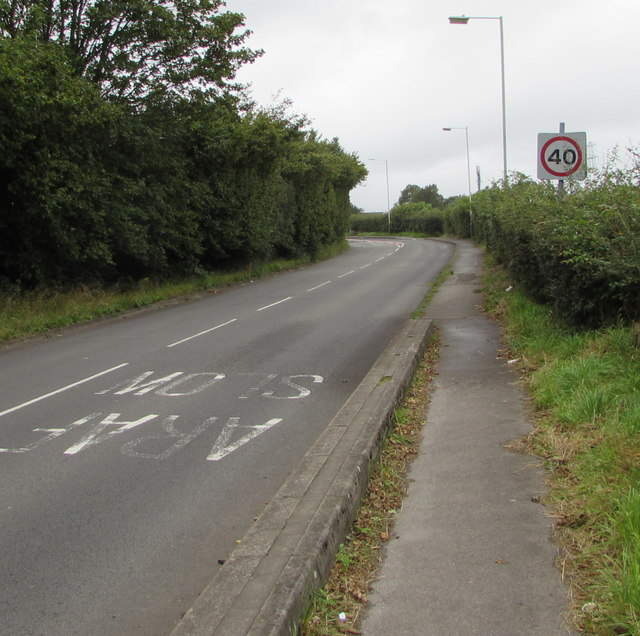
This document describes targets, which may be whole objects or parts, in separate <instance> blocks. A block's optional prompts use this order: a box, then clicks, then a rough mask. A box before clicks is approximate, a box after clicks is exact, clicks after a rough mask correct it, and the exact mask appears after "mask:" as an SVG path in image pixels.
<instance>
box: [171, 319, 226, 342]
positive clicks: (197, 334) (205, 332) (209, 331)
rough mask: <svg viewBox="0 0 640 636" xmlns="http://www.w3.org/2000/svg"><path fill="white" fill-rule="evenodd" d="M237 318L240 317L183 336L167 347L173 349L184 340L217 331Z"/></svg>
mask: <svg viewBox="0 0 640 636" xmlns="http://www.w3.org/2000/svg"><path fill="white" fill-rule="evenodd" d="M236 320H238V319H237V318H232V319H231V320H227V322H223V323H222V324H221V325H216V326H215V327H211V329H205V330H204V331H201V332H200V333H194V334H193V336H189V337H188V338H183V339H182V340H178V342H172V343H171V344H170V345H167V349H171V347H177V346H178V345H180V344H182V343H183V342H188V341H189V340H193V339H194V338H199V337H200V336H204V335H205V334H207V333H211V332H212V331H215V330H216V329H220V328H221V327H226V326H227V325H230V324H231V323H232V322H236Z"/></svg>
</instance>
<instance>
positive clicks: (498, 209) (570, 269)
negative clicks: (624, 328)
mask: <svg viewBox="0 0 640 636" xmlns="http://www.w3.org/2000/svg"><path fill="white" fill-rule="evenodd" d="M462 205H463V204H462V202H458V203H456V204H454V206H453V208H451V209H450V208H448V209H447V213H446V215H447V220H446V222H445V227H446V228H448V229H454V230H460V229H462V236H464V218H463V214H462V210H461V208H460V206H462ZM472 208H473V232H474V238H475V239H476V240H478V241H480V242H483V243H484V244H485V245H486V246H487V248H488V249H489V250H490V251H491V252H492V253H494V254H495V256H496V257H497V259H498V261H499V262H500V263H501V264H502V265H504V266H505V267H506V268H507V269H508V270H509V272H510V274H511V276H512V277H513V278H514V279H515V280H516V281H517V282H518V283H520V284H521V285H522V286H523V287H524V289H525V290H526V291H527V292H528V293H529V294H530V295H531V296H532V298H534V299H535V300H538V301H542V302H545V303H548V304H550V305H551V306H553V307H554V308H555V309H556V310H557V311H558V312H560V313H561V314H562V315H563V316H564V317H566V318H567V319H569V320H571V321H572V322H573V323H574V324H577V325H581V326H588V327H599V326H603V325H608V324H612V323H615V322H617V321H623V322H627V323H628V322H631V321H634V320H638V319H640V188H639V187H638V186H637V185H635V184H632V183H619V182H617V183H612V182H611V180H610V179H608V178H602V179H601V180H600V181H599V182H598V181H596V182H591V183H589V184H587V186H586V187H584V188H575V187H574V191H573V192H572V193H571V194H569V195H568V196H566V197H564V198H563V199H559V198H558V195H557V193H556V190H555V188H554V187H553V186H552V185H550V184H549V183H536V182H534V181H532V180H531V179H528V178H526V177H525V176H523V175H517V176H516V177H515V178H513V179H512V181H511V185H510V187H508V188H506V189H502V188H498V187H493V188H490V189H486V190H483V191H481V192H478V193H477V194H475V195H473V197H472ZM461 226H462V227H461ZM457 233H458V234H461V233H460V232H457Z"/></svg>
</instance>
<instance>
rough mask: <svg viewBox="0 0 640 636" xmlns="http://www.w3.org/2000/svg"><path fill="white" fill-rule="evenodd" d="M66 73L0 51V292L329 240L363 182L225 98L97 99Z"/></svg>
mask: <svg viewBox="0 0 640 636" xmlns="http://www.w3.org/2000/svg"><path fill="white" fill-rule="evenodd" d="M218 4H219V3H218ZM76 61H77V60H75V59H74V57H73V56H71V55H70V54H69V50H68V48H66V47H64V46H61V45H59V44H57V43H55V42H42V41H38V40H37V39H36V40H34V39H33V38H29V37H27V36H24V37H15V38H8V37H5V38H2V37H0V289H5V290H7V289H9V290H21V289H33V288H38V287H43V288H51V287H54V286H56V287H59V286H69V285H75V284H78V283H91V284H96V283H97V284H101V283H112V282H115V281H122V280H138V279H141V278H145V277H153V278H167V277H172V276H176V275H184V274H189V273H198V272H202V271H208V270H211V269H213V268H219V267H222V266H225V265H226V264H238V263H242V262H244V263H246V262H255V261H259V260H264V259H268V258H272V257H276V256H282V257H297V256H301V255H304V254H314V253H315V252H317V251H318V250H319V249H321V248H322V247H324V246H327V245H329V244H331V243H333V242H335V241H337V240H340V239H342V238H343V237H344V235H345V233H346V231H347V230H348V220H349V214H350V213H351V210H352V208H351V204H350V202H349V191H350V190H351V189H352V188H353V187H355V186H356V185H357V184H358V183H359V182H360V181H361V180H362V179H363V178H364V177H365V175H366V170H365V168H364V166H363V164H362V163H361V162H360V161H359V160H358V159H357V158H356V157H355V156H353V155H350V154H347V153H346V152H345V151H343V150H342V148H341V147H340V144H339V143H338V141H337V140H333V141H327V140H323V139H320V138H319V137H318V136H317V135H316V134H315V133H314V132H313V131H311V130H308V129H307V128H306V120H305V119H304V118H302V117H299V116H292V115H289V113H288V109H287V108H286V107H285V106H279V107H274V108H272V109H269V110H266V109H258V108H256V107H254V106H252V105H250V104H247V102H246V99H243V98H242V96H241V95H239V94H237V93H233V92H226V93H220V94H216V95H212V94H211V93H210V92H207V91H205V92H201V93H194V94H192V95H189V96H187V97H185V96H181V95H177V94H175V93H172V92H163V93H156V94H153V95H149V96H148V97H147V98H146V99H145V100H144V101H143V102H141V101H140V96H139V93H137V94H136V99H135V101H132V102H126V101H123V100H122V99H121V96H120V95H119V96H118V99H113V98H109V96H105V95H104V91H103V88H104V87H103V86H102V85H101V84H100V83H98V82H95V81H91V80H90V79H87V78H86V77H84V76H82V75H79V74H78V72H77V68H76V67H75V62H76Z"/></svg>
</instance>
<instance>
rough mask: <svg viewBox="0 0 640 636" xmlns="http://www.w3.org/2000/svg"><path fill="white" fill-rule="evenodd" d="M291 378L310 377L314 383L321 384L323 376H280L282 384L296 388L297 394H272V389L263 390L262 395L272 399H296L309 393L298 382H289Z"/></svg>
mask: <svg viewBox="0 0 640 636" xmlns="http://www.w3.org/2000/svg"><path fill="white" fill-rule="evenodd" d="M293 378H296V379H297V378H311V379H313V382H314V384H321V383H322V381H323V380H324V378H323V377H322V376H321V375H288V376H285V377H284V378H282V384H284V385H285V386H289V387H291V388H292V389H296V390H297V391H299V393H298V395H274V394H273V393H274V392H273V391H265V392H264V393H263V394H262V397H266V398H272V399H274V400H298V399H300V398H305V397H308V396H309V395H311V390H310V389H307V388H305V387H303V386H300V385H299V384H295V383H294V382H291V380H292V379H293Z"/></svg>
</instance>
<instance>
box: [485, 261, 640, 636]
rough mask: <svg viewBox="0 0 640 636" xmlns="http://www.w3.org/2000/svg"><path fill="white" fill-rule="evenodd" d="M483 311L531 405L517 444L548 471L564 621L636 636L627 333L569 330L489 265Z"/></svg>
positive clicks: (639, 519) (638, 533)
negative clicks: (567, 602)
mask: <svg viewBox="0 0 640 636" xmlns="http://www.w3.org/2000/svg"><path fill="white" fill-rule="evenodd" d="M485 291H486V309H487V311H489V312H490V313H491V314H492V315H493V316H495V317H496V318H497V319H498V320H499V321H500V323H501V325H502V328H503V334H504V336H505V341H506V346H507V347H508V351H506V352H505V353H506V355H508V356H509V357H510V358H513V359H518V361H519V362H518V364H519V365H520V370H521V372H522V379H523V382H524V383H525V385H526V387H527V389H528V391H529V393H530V395H531V398H532V402H533V405H534V406H535V409H536V412H535V417H536V425H535V429H534V431H533V432H532V434H531V435H530V436H528V438H527V439H526V440H524V443H523V450H525V451H526V452H529V453H532V454H535V455H537V456H538V457H540V458H542V459H543V460H544V463H545V465H546V468H547V469H548V470H549V477H548V486H549V492H548V495H547V497H546V501H545V504H546V506H547V508H546V509H547V512H548V513H549V514H552V515H553V517H554V518H555V527H556V535H557V539H558V541H559V543H560V544H561V546H562V548H563V552H564V555H563V557H562V558H561V560H560V563H559V567H560V569H561V572H562V576H563V580H564V581H565V583H566V584H567V585H568V586H569V588H570V591H571V597H572V601H573V603H572V605H573V606H572V610H571V616H570V618H571V622H572V623H573V625H574V626H575V627H576V628H577V629H578V630H580V631H583V632H585V633H588V634H597V635H599V636H600V635H611V634H619V635H634V636H638V635H640V435H639V433H640V349H638V343H637V338H636V331H635V330H634V329H633V328H629V327H612V328H609V329H603V330H599V331H574V330H572V329H571V328H569V327H568V326H567V325H565V324H563V323H562V322H560V321H558V320H557V319H556V318H555V317H554V315H553V313H552V312H551V311H550V310H549V309H548V308H546V307H543V306H540V305H537V304H535V303H533V302H531V301H530V300H528V299H527V297H526V296H525V295H524V294H523V293H522V292H521V291H520V290H518V289H517V288H515V287H514V286H513V285H512V283H511V282H510V281H509V280H508V278H507V277H506V274H505V273H504V272H503V271H501V270H500V269H499V268H497V267H495V266H494V267H491V266H490V267H488V268H487V272H486V275H485Z"/></svg>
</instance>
